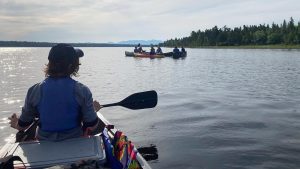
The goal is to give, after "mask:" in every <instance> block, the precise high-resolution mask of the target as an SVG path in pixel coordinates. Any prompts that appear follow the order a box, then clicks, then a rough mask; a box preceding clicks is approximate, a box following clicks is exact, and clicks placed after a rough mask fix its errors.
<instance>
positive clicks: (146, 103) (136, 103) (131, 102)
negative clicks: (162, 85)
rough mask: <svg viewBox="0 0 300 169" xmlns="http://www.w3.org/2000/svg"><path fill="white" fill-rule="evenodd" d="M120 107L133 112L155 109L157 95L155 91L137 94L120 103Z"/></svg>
mask: <svg viewBox="0 0 300 169" xmlns="http://www.w3.org/2000/svg"><path fill="white" fill-rule="evenodd" d="M119 105H120V106H123V107H126V108H128V109H132V110H138V109H147V108H153V107H155V106H156V105H157V93H156V91H154V90H151V91H146V92H141V93H135V94H132V95H130V96H128V97H127V98H125V99H124V100H122V101H121V102H119Z"/></svg>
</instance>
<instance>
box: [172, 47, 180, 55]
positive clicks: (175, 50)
mask: <svg viewBox="0 0 300 169" xmlns="http://www.w3.org/2000/svg"><path fill="white" fill-rule="evenodd" d="M179 52H180V51H179V49H178V48H177V46H175V48H174V49H173V53H176V54H177V53H179Z"/></svg>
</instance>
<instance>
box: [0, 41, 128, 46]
mask: <svg viewBox="0 0 300 169" xmlns="http://www.w3.org/2000/svg"><path fill="white" fill-rule="evenodd" d="M55 44H57V43H51V42H27V41H0V47H52V46H54V45H55ZM70 44H71V45H72V46H74V47H133V46H134V45H128V44H113V43H70Z"/></svg>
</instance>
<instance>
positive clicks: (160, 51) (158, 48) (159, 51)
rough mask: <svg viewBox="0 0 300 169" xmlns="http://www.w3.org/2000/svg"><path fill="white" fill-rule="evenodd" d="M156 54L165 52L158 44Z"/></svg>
mask: <svg viewBox="0 0 300 169" xmlns="http://www.w3.org/2000/svg"><path fill="white" fill-rule="evenodd" d="M156 54H163V52H162V50H161V48H160V46H157V49H156Z"/></svg>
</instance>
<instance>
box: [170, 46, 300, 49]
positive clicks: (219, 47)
mask: <svg viewBox="0 0 300 169" xmlns="http://www.w3.org/2000/svg"><path fill="white" fill-rule="evenodd" d="M165 47H170V46H165ZM186 48H195V49H300V45H243V46H187V47H186Z"/></svg>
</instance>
